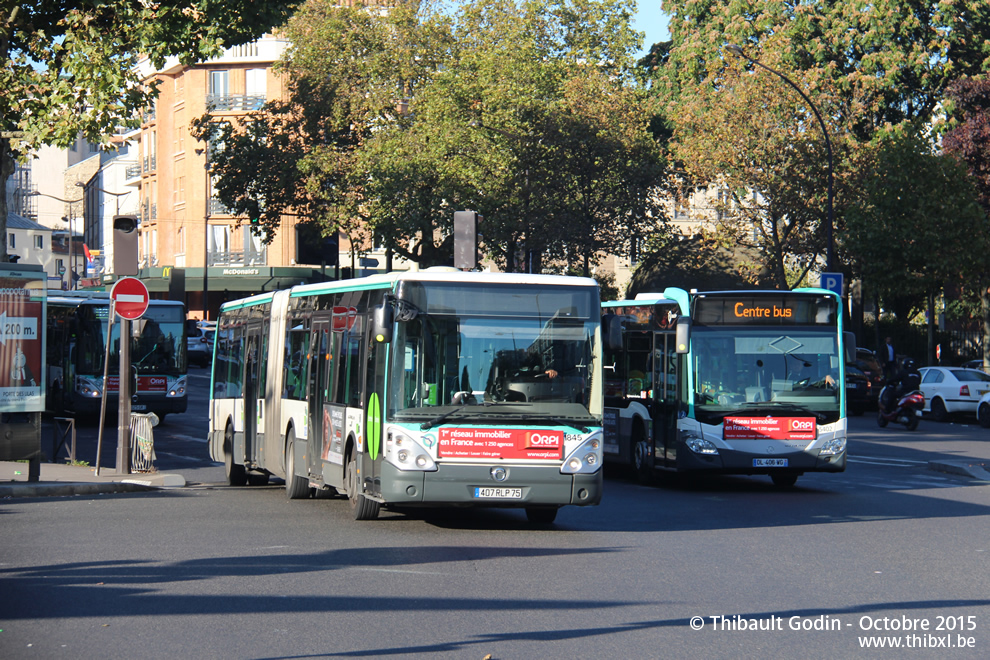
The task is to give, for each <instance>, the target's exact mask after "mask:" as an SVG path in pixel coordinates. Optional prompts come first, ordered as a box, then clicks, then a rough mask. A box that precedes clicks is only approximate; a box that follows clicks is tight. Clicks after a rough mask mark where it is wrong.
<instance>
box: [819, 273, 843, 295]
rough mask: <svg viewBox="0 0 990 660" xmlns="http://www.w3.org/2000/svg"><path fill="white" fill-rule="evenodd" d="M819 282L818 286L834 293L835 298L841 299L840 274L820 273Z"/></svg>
mask: <svg viewBox="0 0 990 660" xmlns="http://www.w3.org/2000/svg"><path fill="white" fill-rule="evenodd" d="M819 281H820V284H819V285H818V286H820V287H821V288H823V289H828V290H829V291H834V292H835V294H836V295H837V296H839V297H840V298H841V297H842V273H822V276H821V280H819Z"/></svg>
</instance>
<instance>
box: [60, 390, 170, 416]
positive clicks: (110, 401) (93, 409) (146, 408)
mask: <svg viewBox="0 0 990 660" xmlns="http://www.w3.org/2000/svg"><path fill="white" fill-rule="evenodd" d="M106 398H107V403H106V406H107V411H108V414H110V415H115V414H116V411H117V409H118V408H119V404H120V396H119V395H118V394H117V393H116V392H112V393H108V394H107V397H106ZM187 403H188V400H187V398H186V397H185V396H166V395H164V394H162V395H155V396H150V395H147V394H143V395H142V398H141V402H140V403H132V404H131V412H135V413H149V412H153V413H157V414H175V413H184V412H186V408H187ZM100 405H101V404H100V399H99V398H98V397H97V398H85V399H83V398H82V397H79V398H77V399H76V403H75V408H76V410H75V411H74V412H75V413H76V414H79V415H90V414H96V415H98V414H99V413H100Z"/></svg>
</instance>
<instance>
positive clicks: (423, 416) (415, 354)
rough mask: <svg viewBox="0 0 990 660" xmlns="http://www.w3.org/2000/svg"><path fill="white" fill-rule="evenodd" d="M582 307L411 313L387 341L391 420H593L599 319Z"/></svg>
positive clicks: (481, 294) (482, 295) (480, 297)
mask: <svg viewBox="0 0 990 660" xmlns="http://www.w3.org/2000/svg"><path fill="white" fill-rule="evenodd" d="M488 293H489V295H491V292H488ZM574 295H575V296H577V295H578V294H576V293H575V294H574ZM581 295H587V294H585V293H584V292H581ZM492 297H496V296H492ZM485 299H486V295H485V292H478V296H475V297H474V298H473V304H474V305H475V306H476V307H480V305H479V302H483V301H485ZM489 300H491V298H489ZM448 302H449V299H448ZM517 302H520V303H523V304H524V303H525V302H526V301H517ZM558 302H559V301H558ZM570 302H571V303H574V302H575V301H573V300H572V301H570ZM585 307H586V306H585V305H574V304H570V305H566V306H564V307H561V308H554V309H551V310H549V311H547V312H544V313H540V312H539V311H538V307H537V306H535V305H534V306H529V307H523V309H525V310H526V311H525V312H524V313H523V314H518V315H516V316H510V315H508V314H504V315H503V314H499V313H498V312H496V313H494V314H492V313H489V314H484V313H479V312H481V311H482V310H480V309H478V311H477V312H475V313H472V314H463V313H462V314H452V313H418V314H416V315H415V317H414V318H411V319H409V320H405V321H401V320H400V322H399V323H398V326H397V332H396V340H395V342H394V343H393V346H394V350H395V354H394V355H395V357H394V359H393V362H392V369H393V382H395V383H396V387H395V388H394V389H393V396H392V401H391V411H392V414H393V416H394V418H395V419H399V420H423V421H424V422H426V421H427V420H436V419H437V418H438V416H442V417H443V419H445V420H446V419H450V420H451V421H454V420H456V421H458V422H467V423H481V422H483V421H485V420H488V419H491V418H498V419H501V420H511V419H518V420H519V421H520V423H523V422H525V421H528V420H532V419H534V418H536V419H547V420H552V419H558V420H561V421H563V422H564V423H579V424H590V423H592V422H593V421H594V420H595V417H594V414H595V413H596V411H597V412H600V410H601V402H600V394H596V393H595V390H594V389H593V388H592V375H593V374H594V373H595V369H594V365H593V359H594V356H593V350H592V348H593V346H594V341H595V333H596V332H597V331H598V325H599V321H598V318H597V317H596V315H593V314H582V313H581V311H579V310H583V309H584V308H585ZM588 309H589V310H590V307H589V308H588ZM462 311H463V310H462ZM492 311H495V310H494V309H490V310H489V312H492ZM472 312H474V310H472ZM596 399H598V400H596ZM435 423H439V422H435Z"/></svg>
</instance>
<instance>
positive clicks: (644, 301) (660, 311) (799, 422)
mask: <svg viewBox="0 0 990 660" xmlns="http://www.w3.org/2000/svg"><path fill="white" fill-rule="evenodd" d="M602 313H603V316H602V325H603V330H604V332H603V334H604V343H605V417H604V433H605V459H606V461H609V462H615V463H620V464H625V465H630V466H632V467H633V468H634V469H635V470H636V472H637V474H638V475H639V476H641V477H642V478H644V479H645V478H648V477H649V476H651V475H652V474H653V472H654V470H657V469H662V468H667V469H673V470H677V471H678V472H711V473H724V474H752V475H756V474H762V475H769V476H770V478H771V479H772V480H773V482H774V483H775V484H777V485H779V486H791V485H793V484H794V483H795V482H796V481H797V478H798V477H799V476H800V475H801V474H803V473H805V472H841V471H842V470H844V469H845V467H846V391H845V386H844V382H845V362H846V359H844V357H845V356H847V355H848V353H849V349H850V348H851V350H852V353H853V354H855V345H854V342H853V343H852V344H849V343H848V342H846V341H845V336H844V333H843V330H842V308H841V305H840V301H839V298H838V296H836V295H835V294H834V293H833V292H831V291H827V290H824V289H797V290H794V291H714V292H696V291H691V292H690V293H689V292H687V291H684V290H683V289H676V288H668V289H666V290H665V291H664V292H663V293H662V294H659V293H656V294H640V295H638V296H637V297H636V299H635V300H622V301H614V302H607V303H603V305H602Z"/></svg>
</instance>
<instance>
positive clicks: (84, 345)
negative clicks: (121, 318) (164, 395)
mask: <svg viewBox="0 0 990 660" xmlns="http://www.w3.org/2000/svg"><path fill="white" fill-rule="evenodd" d="M109 313H110V310H109V307H108V306H106V305H80V307H79V317H78V318H79V325H78V327H77V331H76V337H75V340H76V346H75V350H76V365H77V369H76V371H77V373H79V374H102V373H103V353H104V350H105V345H106V336H107V334H106V333H107V325H108V317H109ZM184 322H185V319H184V318H183V314H182V309H181V308H180V307H175V306H168V307H164V306H163V307H157V306H155V305H151V306H149V307H148V310H147V311H146V312H145V314H144V316H142V317H141V318H140V319H137V320H136V321H132V322H131V330H132V339H131V366H132V367H134V368H135V369H136V370H137V373H138V374H139V375H141V374H163V375H175V376H178V375H182V374H184V373H185V365H184V364H183V361H184V360H185V351H184V350H182V347H183V346H184V345H185V338H184V335H183V332H184V329H185V326H184ZM108 366H109V371H110V373H115V372H116V371H117V370H119V369H120V323H114V325H113V333H112V335H111V337H110V354H109V365H108Z"/></svg>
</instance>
